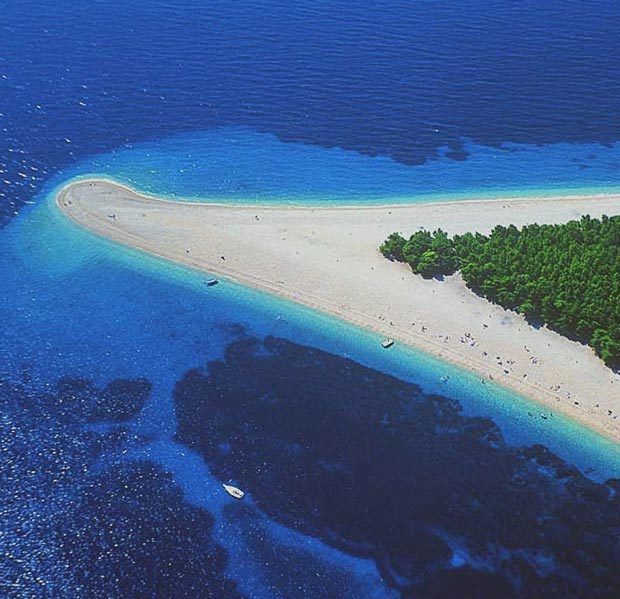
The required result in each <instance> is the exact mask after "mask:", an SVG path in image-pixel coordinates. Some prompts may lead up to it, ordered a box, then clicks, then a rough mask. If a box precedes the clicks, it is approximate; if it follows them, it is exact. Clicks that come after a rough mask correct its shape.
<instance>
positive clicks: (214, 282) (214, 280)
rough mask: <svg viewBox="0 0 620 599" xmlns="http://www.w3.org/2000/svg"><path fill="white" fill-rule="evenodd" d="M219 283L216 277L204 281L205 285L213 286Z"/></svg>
mask: <svg viewBox="0 0 620 599" xmlns="http://www.w3.org/2000/svg"><path fill="white" fill-rule="evenodd" d="M218 283H219V281H218V280H217V279H207V280H206V281H205V285H207V286H208V287H213V285H217V284H218Z"/></svg>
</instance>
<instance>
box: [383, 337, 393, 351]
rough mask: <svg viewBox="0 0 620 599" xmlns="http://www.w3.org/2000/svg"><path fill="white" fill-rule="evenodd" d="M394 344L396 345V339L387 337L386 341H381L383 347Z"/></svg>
mask: <svg viewBox="0 0 620 599" xmlns="http://www.w3.org/2000/svg"><path fill="white" fill-rule="evenodd" d="M392 345H394V339H386V340H385V341H382V342H381V347H382V348H383V349H387V348H388V347H392Z"/></svg>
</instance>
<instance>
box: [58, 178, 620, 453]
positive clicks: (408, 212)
mask: <svg viewBox="0 0 620 599" xmlns="http://www.w3.org/2000/svg"><path fill="white" fill-rule="evenodd" d="M57 204H58V206H59V207H60V208H61V210H62V211H63V212H64V213H65V214H66V215H68V216H69V218H70V219H72V220H73V221H74V222H75V223H77V224H78V225H80V226H81V227H84V228H86V229H89V230H91V231H93V232H95V233H97V234H99V235H101V236H103V237H106V238H109V239H112V240H114V241H116V242H118V243H121V244H124V245H128V246H132V247H135V248H139V249H141V250H143V251H145V252H148V253H150V254H153V255H156V256H160V257H163V258H166V259H169V260H172V261H175V262H179V263H182V264H186V265H189V266H192V267H195V268H198V269H202V270H204V271H207V272H209V273H213V274H216V275H218V276H221V277H226V278H229V279H233V280H235V281H237V282H240V283H243V284H245V285H250V286H252V287H256V288H259V289H262V290H265V291H268V292H270V293H274V294H276V295H279V296H282V297H285V298H288V299H290V300H293V301H295V302H299V303H301V304H305V305H307V306H311V307H312V308H315V309H318V310H321V311H323V312H327V313H330V314H333V315H336V316H338V317H340V318H342V319H344V320H347V321H349V322H352V323H354V324H356V325H359V326H362V327H365V328H367V329H372V330H373V331H377V332H379V333H380V334H382V335H384V336H385V337H390V338H393V339H395V340H396V341H397V342H399V343H406V344H409V345H411V346H415V347H416V348H419V349H422V350H424V351H426V352H428V353H430V354H433V355H435V356H438V357H440V358H443V359H445V360H448V361H450V362H452V363H455V364H458V365H460V366H463V367H465V368H467V369H469V370H471V371H474V372H475V373H477V374H478V375H479V376H480V379H481V384H483V381H485V382H486V381H489V380H490V379H491V378H492V379H493V380H494V381H495V382H497V383H499V384H501V385H503V386H505V387H509V388H511V389H513V390H515V391H518V392H520V393H521V394H523V395H526V396H528V397H530V398H532V399H535V400H537V401H538V402H540V404H544V405H541V406H540V411H539V412H536V413H534V414H533V415H532V417H535V418H540V417H543V415H545V416H548V415H550V414H551V413H552V412H555V411H561V412H563V413H565V414H568V415H570V416H572V417H574V418H576V419H578V420H580V421H581V422H582V423H584V424H586V425H587V426H589V427H591V428H593V429H596V430H598V431H599V432H601V433H603V434H605V435H606V436H608V437H610V438H612V439H614V440H616V441H619V440H620V419H618V418H617V415H618V414H620V376H618V375H616V374H614V373H613V372H612V371H611V370H609V369H608V368H607V367H606V366H605V365H604V364H603V363H602V362H601V360H599V359H598V358H597V357H596V356H595V355H594V353H593V351H592V350H591V349H590V348H588V347H587V346H584V345H582V344H579V343H576V342H574V341H569V340H568V339H565V338H563V337H561V336H560V335H558V334H556V333H554V332H552V331H550V330H548V329H546V328H542V329H536V328H534V327H532V326H530V325H528V324H527V322H526V321H525V320H524V318H523V317H522V316H520V315H518V314H516V313H514V312H511V311H508V310H504V309H503V308H501V307H499V306H496V305H493V304H491V303H490V302H488V301H487V300H485V299H483V298H481V297H478V296H477V295H475V294H474V293H472V292H471V291H470V290H469V289H467V287H466V286H465V284H464V283H463V281H462V280H461V278H460V277H459V276H458V275H455V276H452V277H448V278H446V280H444V281H438V280H424V279H422V278H421V277H419V276H417V275H413V274H412V273H411V271H410V269H409V268H408V267H407V266H406V265H404V264H399V263H392V262H389V261H388V260H386V259H385V258H383V256H381V254H380V253H379V251H378V250H377V248H378V246H379V244H380V243H381V242H382V241H383V240H384V239H385V237H387V235H388V234H389V233H391V232H393V231H401V232H402V233H403V234H405V235H409V234H411V233H413V232H414V231H416V230H418V229H419V228H427V229H435V228H437V227H441V228H442V229H444V230H445V231H447V232H449V233H463V232H465V231H479V232H481V233H488V232H489V231H490V230H491V229H492V228H493V227H494V226H495V225H497V224H504V225H508V224H511V223H512V224H515V225H517V226H521V225H525V224H527V223H533V222H537V223H541V224H542V223H560V222H566V221H568V220H571V219H576V218H579V217H580V216H581V215H583V214H590V215H591V216H593V217H600V216H601V215H603V214H607V215H613V214H620V195H608V196H590V197H562V198H526V199H511V200H493V201H490V200H484V201H459V202H452V203H431V204H412V205H398V206H382V207H375V206H373V207H368V208H366V207H362V208H360V207H343V208H309V207H305V208H287V207H267V206H256V207H252V206H231V205H219V204H199V203H183V202H172V201H166V200H159V199H156V198H152V197H148V196H143V195H139V194H137V193H135V192H133V191H131V190H130V189H127V188H125V187H123V186H120V185H117V184H114V183H112V182H110V181H104V180H99V179H92V180H85V181H79V182H74V183H71V184H69V185H68V186H66V187H65V188H63V189H62V190H61V191H60V193H59V194H58V196H57ZM386 351H389V350H386Z"/></svg>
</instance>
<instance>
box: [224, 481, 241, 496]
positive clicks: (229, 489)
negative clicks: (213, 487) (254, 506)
mask: <svg viewBox="0 0 620 599" xmlns="http://www.w3.org/2000/svg"><path fill="white" fill-rule="evenodd" d="M222 487H224V491H226V493H228V494H229V495H230V496H231V497H234V498H235V499H243V496H244V495H245V493H244V492H243V491H242V490H241V489H239V488H238V487H233V486H232V485H227V484H226V483H222Z"/></svg>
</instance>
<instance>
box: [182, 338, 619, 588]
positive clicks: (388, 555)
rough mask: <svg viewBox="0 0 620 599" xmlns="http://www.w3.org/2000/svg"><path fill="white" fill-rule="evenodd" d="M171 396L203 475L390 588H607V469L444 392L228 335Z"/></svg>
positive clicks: (612, 556) (611, 553) (614, 521)
mask: <svg viewBox="0 0 620 599" xmlns="http://www.w3.org/2000/svg"><path fill="white" fill-rule="evenodd" d="M239 373H243V376H240V375H239ZM175 400H176V405H177V417H178V422H179V428H178V434H177V436H178V439H179V441H181V442H182V443H184V444H186V445H187V446H188V447H189V448H191V449H193V450H195V451H198V452H199V453H200V455H201V456H202V457H203V458H204V460H205V461H206V462H207V463H208V465H209V467H210V469H211V471H212V472H213V474H214V475H216V476H217V477H218V478H220V479H222V480H229V479H230V480H233V481H236V482H237V483H238V484H239V486H241V488H243V489H245V490H246V491H247V492H249V493H250V494H251V496H252V498H253V500H254V501H255V502H256V504H257V505H258V506H259V507H260V508H261V509H262V510H263V511H264V512H266V513H267V514H268V515H269V516H270V517H271V518H273V519H275V520H278V521H280V522H282V523H284V524H285V525H286V526H289V527H292V528H294V529H297V530H299V531H302V532H303V533H305V534H310V535H314V536H316V537H319V538H320V539H322V540H323V541H325V542H327V543H330V544H332V545H334V546H336V547H338V548H340V549H342V550H344V551H346V552H349V553H351V554H353V555H360V556H367V557H371V558H372V559H374V560H375V562H376V564H377V566H378V568H380V570H381V572H382V573H383V576H384V578H385V579H386V580H387V581H389V582H390V584H392V585H393V586H394V587H395V588H398V589H400V590H401V592H402V593H403V596H406V597H408V596H412V597H413V596H416V597H417V596H429V597H454V594H453V590H454V588H457V587H458V588H460V593H461V594H460V595H459V596H464V597H466V596H467V597H469V596H471V597H482V596H506V597H510V596H514V597H522V598H528V599H530V598H532V597H565V598H573V597H574V598H577V597H579V598H582V597H583V598H584V599H585V598H586V597H587V598H592V597H611V596H613V593H618V592H620V575H619V574H618V570H617V560H618V559H619V558H620V553H619V549H618V544H617V534H618V530H620V528H618V527H619V526H620V497H619V496H618V495H617V492H618V490H619V488H620V485H619V483H618V481H614V480H610V481H608V482H607V483H605V484H597V483H594V482H592V481H590V480H589V479H586V478H585V477H583V476H582V475H581V474H580V473H579V472H578V471H577V470H576V469H575V468H573V467H572V466H570V465H569V464H567V463H565V462H563V461H562V460H561V459H560V458H558V457H557V456H555V455H553V454H552V453H551V452H549V451H548V450H547V449H546V448H544V447H542V446H532V447H524V448H520V447H513V446H510V445H508V444H506V442H505V441H504V440H503V439H502V436H501V433H500V432H499V430H498V428H497V427H496V426H495V425H494V423H493V422H491V421H490V420H488V419H482V418H471V417H465V416H463V415H462V414H461V408H460V405H459V404H458V403H457V402H455V401H454V400H450V399H449V398H446V397H442V396H438V395H425V394H424V393H422V391H421V390H420V389H419V388H418V387H417V386H416V385H412V384H409V383H404V382H402V381H399V380H397V379H395V378H393V377H391V376H388V375H385V374H382V373H379V372H376V371H373V370H370V369H368V368H365V367H363V366H360V365H358V364H356V363H354V362H352V361H350V360H348V359H345V358H342V357H338V356H334V355H332V354H328V353H326V352H323V351H320V350H317V349H313V348H309V347H304V346H299V345H297V344H295V343H292V342H290V341H285V340H281V339H277V338H273V337H269V338H266V339H265V340H264V341H262V342H261V341H259V340H257V339H254V338H250V339H246V340H242V341H239V342H236V343H234V344H231V345H230V346H229V347H228V349H227V352H226V355H225V358H224V359H223V360H221V361H213V362H209V363H208V364H207V365H206V368H205V369H197V370H192V371H189V372H188V373H187V374H186V375H185V376H184V378H183V379H182V380H181V381H179V383H178V384H177V386H176V390H175ZM476 589H478V590H476ZM480 589H482V590H484V589H486V591H488V592H489V593H490V592H491V589H495V591H496V592H498V593H499V592H500V591H501V590H502V589H504V590H505V593H504V591H502V593H503V594H502V593H500V594H499V595H493V594H491V595H481V594H480V593H481V592H482V591H481V590H480Z"/></svg>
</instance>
